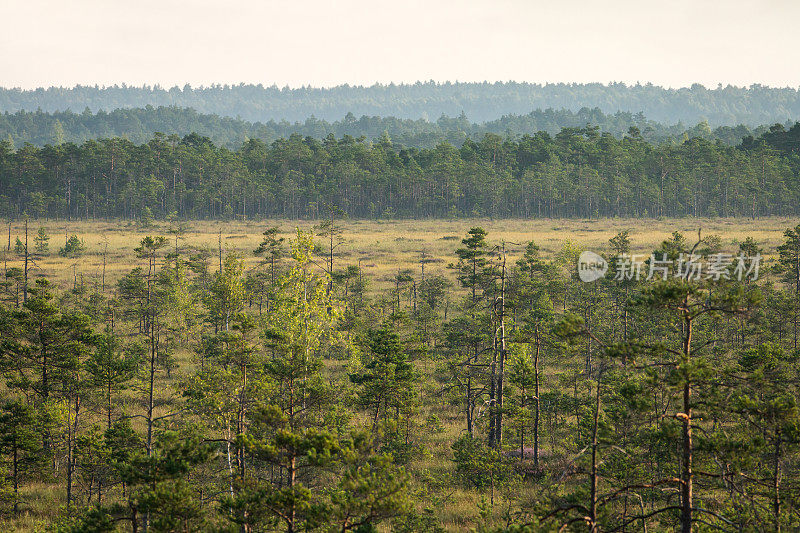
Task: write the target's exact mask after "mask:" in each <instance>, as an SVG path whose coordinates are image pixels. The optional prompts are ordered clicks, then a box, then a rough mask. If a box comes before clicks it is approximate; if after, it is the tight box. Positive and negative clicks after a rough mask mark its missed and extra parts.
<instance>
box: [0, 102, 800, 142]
mask: <svg viewBox="0 0 800 533" xmlns="http://www.w3.org/2000/svg"><path fill="white" fill-rule="evenodd" d="M588 124H594V125H597V126H598V127H599V128H600V131H602V132H608V133H611V134H612V135H614V136H615V137H622V136H623V135H625V134H626V133H627V132H628V130H629V129H630V128H631V127H636V128H638V129H639V130H640V132H641V135H642V137H643V138H644V139H645V140H647V141H648V142H653V143H661V142H674V141H678V142H680V141H683V140H684V139H687V138H695V137H701V138H704V139H710V140H720V141H722V142H723V143H725V144H729V145H731V146H733V145H736V144H739V143H740V142H741V141H742V139H743V138H744V137H746V136H756V137H757V136H759V135H761V134H763V133H764V132H766V131H767V128H766V127H765V126H759V127H758V128H755V129H751V128H749V127H747V126H744V125H739V126H733V127H732V126H718V127H716V128H713V129H712V128H711V127H710V126H709V125H708V123H707V122H701V123H699V124H697V125H695V126H693V127H691V128H688V129H687V128H686V127H684V125H683V124H681V123H678V124H672V125H664V124H660V123H658V122H653V121H651V120H647V119H646V118H645V117H644V115H642V114H641V113H637V114H633V113H628V112H621V111H619V112H617V113H614V114H613V115H606V114H604V113H603V112H602V111H600V109H599V108H594V109H588V108H582V109H580V110H578V111H577V112H573V111H569V110H567V109H560V110H554V109H545V110H541V109H537V110H535V111H532V112H530V113H528V114H527V115H504V116H503V117H501V118H499V119H496V120H491V121H488V122H483V123H481V124H477V123H473V122H470V121H469V119H468V118H467V117H466V116H465V115H464V114H461V115H459V116H458V117H448V116H444V115H443V116H441V117H439V118H438V119H437V120H436V121H435V122H432V121H428V120H425V119H416V120H413V119H400V118H396V117H375V116H373V117H369V116H366V115H363V116H361V117H360V118H356V117H355V116H354V115H353V114H352V113H348V114H347V115H346V116H345V117H344V118H343V119H341V120H337V121H335V122H328V121H326V120H321V119H317V118H314V117H311V118H307V119H306V120H305V121H303V122H292V123H290V122H287V121H280V122H275V121H274V120H270V121H268V122H265V123H262V122H247V121H244V120H242V119H238V118H229V117H220V116H218V115H205V114H201V113H198V112H196V111H195V110H193V109H188V108H178V107H157V108H154V107H152V106H147V107H144V108H134V109H127V108H126V109H115V110H114V111H112V112H110V113H106V112H105V111H98V112H97V113H91V112H90V111H88V109H87V110H84V112H83V113H80V114H78V113H73V112H71V111H56V112H53V113H45V112H43V111H34V112H29V111H17V112H16V113H13V114H12V113H8V112H6V113H4V114H2V115H0V139H6V140H9V141H10V142H11V143H13V144H14V145H15V146H22V145H24V144H25V143H31V144H34V145H36V146H44V145H46V144H61V143H63V142H73V143H82V142H84V141H88V140H92V139H105V138H111V137H124V138H126V139H128V140H129V141H131V142H133V143H137V144H138V143H145V142H147V141H149V140H150V139H151V138H152V137H153V135H154V134H155V133H159V132H160V133H164V134H166V135H171V134H176V135H180V136H185V135H188V134H190V133H197V134H199V135H203V136H205V137H208V138H209V139H211V141H212V142H213V143H215V144H217V145H220V146H225V147H226V148H231V149H236V148H238V147H239V146H241V145H242V144H243V143H244V142H246V141H247V140H249V139H259V140H261V141H264V142H266V143H271V142H273V141H275V140H277V139H281V138H284V137H289V136H291V135H294V134H297V135H301V136H303V137H314V138H316V139H324V138H325V137H327V136H328V135H334V136H336V137H342V136H344V135H350V136H351V137H356V138H358V137H366V138H367V139H368V140H371V141H374V140H377V139H379V138H380V137H381V136H383V135H384V134H388V135H389V137H390V138H391V139H392V142H393V143H394V144H396V145H398V146H401V147H415V148H433V147H434V146H436V145H437V144H440V143H443V142H448V143H450V144H452V145H455V146H460V145H461V144H462V143H463V142H464V141H465V140H466V139H473V140H479V139H480V138H481V137H483V136H484V135H485V134H486V133H494V134H497V135H502V136H504V137H508V138H516V139H518V138H519V137H521V136H522V135H524V134H526V133H528V134H530V133H533V132H536V131H546V132H547V133H549V134H551V135H555V134H556V133H558V132H559V131H561V129H562V128H566V127H569V128H580V127H584V126H586V125H588ZM787 126H789V124H787Z"/></svg>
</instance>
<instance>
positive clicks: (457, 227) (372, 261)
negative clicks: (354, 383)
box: [0, 218, 797, 290]
mask: <svg viewBox="0 0 800 533" xmlns="http://www.w3.org/2000/svg"><path fill="white" fill-rule="evenodd" d="M315 224H316V222H315V221H293V220H265V221H245V222H241V221H235V222H219V221H189V222H188V223H186V227H187V230H186V232H185V234H184V235H183V237H182V238H181V239H180V241H179V246H180V248H181V250H182V253H191V252H192V251H197V250H207V251H208V252H210V253H211V255H212V256H216V255H217V253H218V250H219V246H220V241H221V243H222V249H223V252H224V253H228V252H237V253H240V254H242V256H243V257H244V258H245V260H246V263H247V265H248V266H249V267H253V266H255V265H256V264H257V263H258V261H259V259H258V258H257V257H255V256H254V255H253V253H252V252H253V250H254V249H255V248H256V247H257V246H258V243H259V242H260V241H261V233H262V232H263V231H264V229H266V228H268V227H271V226H277V227H279V228H280V231H281V234H282V236H284V237H289V236H291V235H292V234H293V233H294V232H295V231H296V228H299V229H302V230H311V229H313V228H314V226H315ZM340 224H341V227H342V233H341V239H342V243H341V245H339V246H338V247H337V248H336V258H335V261H336V263H337V264H336V265H335V266H336V268H337V269H338V268H341V267H345V266H347V265H358V264H360V265H361V267H362V268H363V269H364V273H365V275H367V276H368V277H369V278H370V279H371V280H372V282H373V283H372V289H373V290H377V289H380V288H382V287H383V286H385V285H388V283H389V282H390V280H391V278H392V277H394V275H395V274H396V273H397V271H398V270H399V269H419V268H420V260H421V259H422V258H423V257H424V258H425V259H426V263H427V266H426V268H427V269H429V271H434V272H435V271H446V267H447V265H448V264H449V263H451V262H453V261H454V260H455V254H454V251H455V249H456V248H458V247H459V246H460V240H461V238H463V236H464V234H465V233H466V232H467V231H468V230H469V228H471V227H474V226H481V227H483V228H484V229H485V230H486V231H487V232H488V239H489V241H491V242H493V243H499V242H501V241H505V242H506V243H507V248H508V249H509V250H511V251H512V254H514V253H515V252H518V251H520V250H521V249H522V247H523V246H524V244H526V243H527V242H529V241H531V240H533V241H535V242H536V243H537V244H538V245H539V246H540V247H541V249H542V251H543V253H544V254H545V255H546V256H552V255H554V254H557V253H558V251H559V250H561V248H562V247H563V245H564V243H565V242H566V241H568V240H569V241H572V242H573V243H576V244H578V245H579V246H581V247H583V248H587V249H591V250H597V251H602V250H605V249H607V247H608V239H610V238H611V237H613V236H614V235H616V234H617V233H618V232H621V231H625V230H627V231H630V234H631V238H632V241H633V249H634V252H635V253H645V254H647V253H650V251H652V250H653V248H654V247H656V246H657V245H658V244H659V243H660V242H661V241H662V240H663V239H665V238H667V237H668V236H669V235H670V234H671V233H672V232H673V231H680V232H684V233H685V234H686V236H687V239H689V240H692V239H693V238H694V236H695V235H696V234H697V231H698V229H702V232H703V235H709V234H717V235H720V236H721V237H722V242H723V245H724V246H725V247H726V248H727V249H730V250H731V251H734V250H735V249H736V243H737V242H738V241H741V240H743V239H744V238H746V237H753V238H754V239H756V241H757V242H758V243H759V244H760V245H761V246H762V247H763V248H764V251H765V254H766V255H771V254H774V253H775V248H776V247H777V246H778V245H779V244H780V242H781V239H782V234H783V231H784V230H785V229H786V228H788V227H794V226H796V225H797V221H796V220H794V219H790V218H763V219H757V220H752V219H743V218H727V219H691V218H681V219H660V220H656V219H600V220H563V219H540V220H488V219H459V220H396V221H374V220H369V221H367V220H346V219H345V220H343V221H341V223H340ZM28 227H29V246H30V249H31V250H33V236H34V235H35V234H36V232H37V231H38V229H39V228H40V227H44V228H46V230H47V233H48V234H49V235H50V246H49V248H50V252H49V254H48V255H46V256H44V257H38V258H36V259H35V262H34V264H33V270H32V275H34V276H37V275H46V276H48V277H49V278H51V279H52V280H53V281H56V282H57V283H59V284H61V285H62V286H68V285H70V284H72V283H74V282H76V281H77V282H80V281H81V277H83V282H84V283H101V281H102V275H103V268H104V267H103V255H104V250H107V252H106V254H105V255H106V257H105V262H106V265H105V276H106V278H105V279H106V284H107V285H108V284H109V283H114V282H115V280H116V279H117V278H118V277H119V276H120V275H122V274H123V273H125V272H127V271H128V270H130V269H131V268H133V267H135V266H136V265H137V264H138V263H139V260H138V259H137V258H136V256H135V253H134V248H136V246H138V244H139V242H140V240H141V239H142V237H144V236H146V235H164V236H167V237H168V238H170V239H171V246H174V236H170V234H169V230H170V224H169V223H165V222H155V223H154V224H153V225H152V226H150V227H139V226H137V225H135V224H133V223H130V222H124V221H91V222H83V221H79V222H64V221H54V220H31V221H29V223H28ZM9 228H10V242H11V251H10V252H9V253H6V254H5V261H6V262H7V264H8V266H15V265H20V264H21V261H20V258H19V256H17V255H16V254H15V253H14V243H15V240H16V239H17V238H20V239H21V240H22V241H24V222H21V221H15V222H12V223H11V224H10V225H9V226H8V227H7V228H6V232H8V231H9ZM67 235H77V236H78V237H79V238H81V239H82V240H83V241H84V242H85V244H86V253H84V254H83V255H82V256H81V257H78V258H65V257H61V256H59V255H58V250H59V249H60V248H61V247H62V246H63V245H64V241H65V236H67ZM4 237H5V238H4V239H3V241H6V240H8V235H4ZM0 242H1V241H0ZM6 244H7V243H6V242H3V245H6ZM321 244H322V245H323V246H325V243H324V242H322V241H321ZM6 248H7V246H3V249H4V250H5V249H6ZM210 263H211V265H212V269H213V268H214V265H215V261H214V257H212V258H211V259H210Z"/></svg>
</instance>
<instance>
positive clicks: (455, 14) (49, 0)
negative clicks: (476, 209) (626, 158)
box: [0, 0, 800, 89]
mask: <svg viewBox="0 0 800 533" xmlns="http://www.w3.org/2000/svg"><path fill="white" fill-rule="evenodd" d="M798 20H800V2H799V1H797V0H755V1H754V0H744V1H743V0H724V1H723V0H659V1H652V0H638V1H629V0H549V1H539V0H491V1H489V0H486V1H478V0H458V1H451V0H426V1H421V0H392V1H389V2H387V1H383V0H368V1H367V0H340V1H335V2H334V1H323V0H307V1H304V0H290V1H271V0H260V1H259V0H229V1H222V0H214V1H212V0H191V1H190V0H69V1H64V0H58V1H54V0H0V21H2V27H3V30H2V32H0V86H2V87H21V88H25V89H30V88H35V87H40V86H41V87H47V86H52V85H55V86H65V87H68V86H73V85H76V84H82V85H95V84H97V85H113V84H122V83H127V84H129V85H142V84H147V85H154V84H159V85H162V86H164V87H171V86H173V85H178V86H183V85H184V84H186V83H189V84H191V85H192V86H199V85H211V84H215V83H220V84H225V83H229V84H238V83H242V82H243V83H263V84H264V85H273V84H275V85H278V86H281V87H282V86H290V87H298V86H304V85H311V86H324V87H328V86H333V85H339V84H344V83H348V84H351V85H371V84H373V83H376V82H378V83H390V82H395V83H401V82H414V81H417V80H437V81H447V80H449V81H484V80H488V81H508V80H514V81H525V82H535V83H546V82H602V83H608V82H625V83H636V82H641V83H646V82H650V83H654V84H656V85H663V86H667V87H683V86H688V85H691V84H692V83H702V84H703V85H705V86H707V87H716V86H717V84H719V83H722V84H723V85H728V84H732V85H740V86H741V85H750V84H753V83H760V84H762V85H769V86H777V87H786V86H790V87H800V68H798V67H799V66H800V46H799V45H798V44H797V41H796V39H795V37H794V35H795V34H796V27H797V22H798Z"/></svg>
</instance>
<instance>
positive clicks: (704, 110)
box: [0, 82, 800, 127]
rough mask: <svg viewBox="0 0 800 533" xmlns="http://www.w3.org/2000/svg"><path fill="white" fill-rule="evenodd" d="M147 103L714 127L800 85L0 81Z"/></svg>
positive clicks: (48, 98)
mask: <svg viewBox="0 0 800 533" xmlns="http://www.w3.org/2000/svg"><path fill="white" fill-rule="evenodd" d="M147 105H152V106H155V107H158V106H178V107H189V108H193V109H196V110H197V111H198V112H199V113H205V114H216V115H219V116H223V117H240V118H242V119H243V120H248V121H252V122H256V121H260V122H267V121H269V120H275V121H281V120H288V121H290V122H297V121H304V120H306V118H308V117H310V116H314V117H316V118H318V119H321V120H327V121H334V120H339V119H341V117H344V116H345V115H346V114H347V113H353V115H355V116H362V115H367V116H382V117H398V118H401V119H405V118H410V119H419V118H423V119H427V120H436V118H438V117H440V116H441V115H446V116H449V117H457V116H459V115H460V114H461V113H464V114H466V116H467V117H469V118H470V120H473V121H476V122H478V123H480V122H486V121H490V120H495V119H497V117H500V116H503V115H509V114H514V115H525V114H527V113H530V111H531V110H534V109H547V108H552V109H569V110H572V111H576V112H577V111H578V110H579V109H581V108H584V107H586V108H589V109H594V108H598V109H600V110H601V111H602V112H603V113H616V112H617V111H623V112H629V113H640V112H641V113H643V114H644V115H645V116H646V117H647V118H648V119H650V120H653V121H656V122H660V123H663V124H677V123H679V122H682V123H684V124H697V123H699V122H702V121H704V120H706V121H708V123H709V124H710V125H711V126H712V127H716V126H721V125H731V124H745V125H747V126H750V127H754V126H757V125H760V124H773V123H776V122H780V123H784V122H786V121H787V120H796V119H797V118H798V117H800V90H798V89H797V88H771V87H765V86H761V85H752V86H750V87H734V86H726V87H723V86H719V87H717V88H713V89H707V88H706V87H704V86H702V85H699V84H695V85H692V86H691V87H688V88H680V89H667V88H664V87H659V86H655V85H651V84H646V85H626V84H623V83H612V84H609V85H604V84H601V83H590V84H569V83H553V84H545V85H540V84H532V83H514V82H509V83H500V82H498V83H488V82H484V83H458V82H456V83H451V82H445V83H436V82H426V83H421V82H417V83H414V84H400V85H395V84H389V85H373V86H370V87H361V86H350V85H342V86H337V87H331V88H313V87H303V88H297V89H290V88H278V87H276V86H272V87H264V86H262V85H245V84H240V85H233V86H229V85H213V86H210V87H200V88H192V87H191V86H189V85H186V86H185V87H183V88H179V87H172V88H169V89H166V88H162V87H159V86H152V87H150V86H144V87H128V86H124V85H123V86H121V87H119V86H113V87H88V86H77V87H72V88H61V87H50V88H47V89H44V88H40V89H35V90H24V91H23V90H20V89H8V88H6V89H0V111H9V112H16V111H19V110H28V111H32V110H36V109H42V110H43V111H65V110H72V111H77V112H80V111H82V110H83V109H84V108H86V107H88V108H89V109H90V110H91V111H93V112H95V111H98V110H106V111H112V110H114V109H119V108H132V107H145V106H147Z"/></svg>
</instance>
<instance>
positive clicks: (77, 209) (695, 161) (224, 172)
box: [0, 124, 800, 221]
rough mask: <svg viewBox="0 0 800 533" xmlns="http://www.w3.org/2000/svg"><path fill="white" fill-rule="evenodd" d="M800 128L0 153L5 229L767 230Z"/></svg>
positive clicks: (330, 139)
mask: <svg viewBox="0 0 800 533" xmlns="http://www.w3.org/2000/svg"><path fill="white" fill-rule="evenodd" d="M799 172H800V124H795V125H794V126H792V127H791V128H789V129H788V130H787V129H786V128H785V127H784V126H782V125H780V124H776V125H774V126H772V127H771V128H769V130H768V131H767V132H765V133H763V134H762V135H760V136H759V137H758V138H754V137H752V136H748V137H745V138H744V139H742V142H741V143H740V144H738V145H737V146H729V145H726V144H724V143H722V142H721V141H719V140H717V141H712V140H710V139H703V138H701V137H696V138H691V139H687V140H685V141H683V142H681V143H665V144H653V143H649V142H647V141H646V140H645V139H643V138H642V134H641V131H640V130H639V129H638V128H637V127H635V126H634V127H630V128H629V130H628V132H627V134H626V135H625V136H624V137H622V138H617V137H615V136H613V135H611V134H610V133H603V132H600V131H599V128H598V127H597V126H586V127H582V128H564V129H562V130H561V131H559V132H558V133H557V134H556V135H554V136H551V135H550V134H548V133H547V132H538V133H535V134H533V135H523V136H522V137H520V138H519V139H518V140H513V139H507V138H503V137H501V136H499V135H496V134H485V135H484V136H483V137H482V138H481V139H479V140H478V141H473V140H471V139H467V140H465V141H464V142H463V144H461V145H460V147H456V146H454V145H452V144H449V143H440V144H437V145H436V146H435V147H434V148H430V149H426V148H413V147H410V148H404V147H401V146H397V145H395V144H394V143H393V141H392V139H391V137H390V136H389V135H388V134H386V133H384V135H382V136H381V138H379V139H378V140H377V141H375V142H370V141H367V140H366V139H364V138H363V137H359V138H354V137H351V136H349V135H345V136H343V137H341V138H336V137H334V136H333V135H328V136H327V137H325V138H324V139H322V140H318V139H315V138H312V137H302V136H300V135H292V136H290V137H288V138H282V139H279V140H276V141H274V142H272V143H271V144H267V143H264V142H262V141H260V140H258V139H250V140H248V141H246V142H245V143H244V144H242V145H241V146H240V147H239V148H237V149H235V150H231V149H228V148H225V147H220V146H216V145H214V144H213V143H212V142H211V140H210V139H208V138H207V137H203V136H200V135H197V134H189V135H186V136H184V137H182V138H181V137H179V136H177V135H163V134H156V135H155V136H154V137H153V138H152V139H151V140H150V141H148V142H146V143H143V144H135V143H133V142H131V141H129V140H126V139H123V138H112V139H101V140H90V141H86V142H84V143H82V144H80V145H76V144H74V143H58V144H55V145H46V146H44V147H42V148H37V147H35V146H33V145H30V144H25V145H23V146H21V147H19V148H16V149H14V148H13V147H12V146H11V144H10V143H9V142H7V141H3V142H2V143H0V177H1V178H2V179H0V215H2V216H5V217H12V218H16V217H25V216H27V217H50V218H63V219H67V220H73V219H94V218H115V217H119V218H124V219H129V220H130V219H136V220H145V221H147V220H151V219H153V218H156V219H164V218H166V217H168V216H177V217H179V218H181V219H202V218H222V219H232V218H246V219H254V218H256V219H257V218H264V217H280V218H319V217H320V216H321V215H322V213H323V212H324V206H325V205H337V206H339V208H341V209H342V210H343V211H344V213H345V214H346V215H349V216H351V217H355V218H423V217H439V218H445V217H493V218H507V217H526V218H529V217H584V218H586V217H615V216H616V217H630V216H633V217H647V216H650V217H654V216H656V217H657V216H695V217H702V216H724V217H743V216H746V217H751V218H756V217H761V216H767V215H796V214H798V206H799V205H800V181H799V180H798V173H799Z"/></svg>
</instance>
